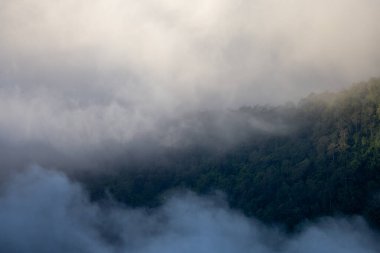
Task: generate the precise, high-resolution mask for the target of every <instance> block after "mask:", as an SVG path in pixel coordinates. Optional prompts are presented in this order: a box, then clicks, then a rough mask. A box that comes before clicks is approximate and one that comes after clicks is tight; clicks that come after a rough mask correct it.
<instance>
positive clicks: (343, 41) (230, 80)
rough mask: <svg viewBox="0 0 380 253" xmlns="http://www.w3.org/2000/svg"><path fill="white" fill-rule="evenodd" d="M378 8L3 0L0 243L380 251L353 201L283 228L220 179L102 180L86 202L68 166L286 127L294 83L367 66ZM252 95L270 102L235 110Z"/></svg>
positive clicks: (303, 0) (364, 75)
mask: <svg viewBox="0 0 380 253" xmlns="http://www.w3.org/2000/svg"><path fill="white" fill-rule="evenodd" d="M379 9H380V2H379V1H376V0H362V1H356V0H329V1H325V0H323V1H310V0H292V1H287V2H284V1H280V0H252V1H248V0H237V1H236V0H235V1H233V0H218V1H217V0H193V1H191V2H189V1H184V0H178V1H170V0H141V1H132V0H124V1H122V0H92V1H90V0H66V1H59V0H1V1H0V150H1V155H0V224H1V226H0V251H1V252H9V253H12V252H17V253H19V252H21V253H22V252H41V253H43V252H57V253H59V252H94V253H97V252H99V253H111V252H136V253H148V252H155V253H157V252H222V253H223V252H225V253H229V252H256V253H274V252H284V253H294V252H296V253H297V252H303V253H309V252H310V253H314V252H337V253H339V252H355V253H358V252H359V253H361V252H363V253H372V252H379V250H380V245H379V243H378V240H377V238H378V235H377V234H376V233H375V232H374V231H372V230H371V229H370V228H369V227H368V225H367V224H366V222H365V221H364V219H363V218H361V217H325V218H321V219H320V220H319V221H313V222H307V221H305V222H304V223H303V224H302V225H300V226H299V227H298V230H297V231H298V232H297V233H294V234H292V235H290V234H287V233H285V232H284V231H283V229H282V228H281V227H280V226H277V225H276V224H273V225H272V226H269V225H264V224H262V223H260V222H259V221H257V220H255V219H254V218H248V217H246V216H244V215H243V214H242V213H239V212H238V211H236V210H232V209H230V208H229V207H228V204H227V203H226V202H225V201H224V198H223V193H216V194H214V195H212V196H203V197H200V196H197V195H195V194H194V193H190V192H175V193H170V194H169V193H167V194H166V195H164V196H160V197H161V198H163V199H162V202H163V204H162V206H160V207H156V208H137V209H136V208H131V207H128V206H124V205H123V204H121V203H118V202H117V201H115V200H113V199H112V198H113V196H108V199H102V200H101V201H98V202H92V201H91V200H90V197H89V193H88V192H87V191H86V190H85V188H84V187H82V185H81V184H80V183H79V182H77V181H75V178H76V177H75V176H73V175H74V174H75V172H78V174H80V173H82V172H83V171H84V173H82V174H81V176H82V175H87V174H86V170H88V171H91V172H93V171H95V172H104V171H107V170H110V171H111V172H112V171H113V172H115V173H117V172H118V171H116V170H117V169H120V168H122V169H125V170H128V169H129V167H128V162H126V161H125V160H127V159H128V157H133V158H136V157H137V158H136V160H137V161H135V162H136V163H138V162H140V161H148V162H147V163H149V162H151V161H154V160H155V159H156V157H159V156H160V154H161V153H160V152H158V151H160V150H163V149H165V148H172V149H173V150H180V149H181V148H186V147H189V146H193V147H196V148H197V147H207V148H210V147H211V148H217V149H227V148H229V147H233V146H234V145H236V144H238V143H240V142H242V141H249V139H248V138H255V137H256V136H266V135H270V136H273V135H286V134H289V133H292V132H293V131H296V130H297V128H298V125H299V124H302V122H297V120H296V119H295V117H294V115H293V112H294V108H296V107H297V103H298V101H299V99H300V98H302V97H305V96H307V95H308V94H309V93H311V92H323V91H326V90H328V91H336V90H341V89H344V88H345V87H348V86H349V85H351V84H352V83H355V82H358V81H362V80H367V79H369V78H370V77H376V76H379V69H380V50H379V45H380V27H379V26H380V25H379V24H380V22H379V15H378V10H379ZM284 104H286V106H282V107H277V106H278V105H284ZM256 105H262V106H263V107H256V108H258V112H259V111H260V110H261V109H263V110H264V109H265V108H270V110H267V111H265V113H263V114H260V113H256V114H255V113H252V111H249V110H244V108H251V107H250V106H256ZM239 108H240V109H239ZM242 108H243V109H242ZM260 108H261V109H260ZM281 108H282V109H281ZM265 110H266V109H265ZM168 157H170V156H168ZM164 158H165V159H166V157H164ZM31 164H38V166H37V165H35V166H31ZM152 164H154V162H152ZM163 164H165V163H163ZM106 165H107V166H106ZM134 165H135V164H134ZM40 166H41V167H40ZM149 166H150V164H149ZM136 167H139V166H134V168H136ZM44 168H49V169H44ZM100 175H101V174H100ZM69 178H70V179H69ZM83 181H86V180H83Z"/></svg>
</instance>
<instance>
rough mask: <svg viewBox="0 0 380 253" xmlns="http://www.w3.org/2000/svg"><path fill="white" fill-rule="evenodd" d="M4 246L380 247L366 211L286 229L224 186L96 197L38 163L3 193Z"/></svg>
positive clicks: (0, 236)
mask: <svg viewBox="0 0 380 253" xmlns="http://www.w3.org/2000/svg"><path fill="white" fill-rule="evenodd" d="M0 221H1V224H2V225H1V228H0V250H1V251H2V252H9V253H12V252H17V253H22V252H41V253H43V252H57V253H59V252H102V253H103V252H104V253H109V252H139V253H147V252H208V253H210V252H211V253H212V252H225V253H229V252H257V253H264V252H265V253H274V252H285V253H288V252H289V253H290V252H292V253H295V252H303V253H312V252H313V253H314V252H337V253H340V252H345V253H347V252H355V253H372V252H378V250H379V249H380V245H379V244H378V240H376V238H377V235H376V234H375V233H374V232H372V231H370V230H369V228H368V227H367V225H366V223H365V222H364V221H363V220H362V219H361V218H360V217H351V218H324V219H321V220H320V221H319V222H317V223H309V224H306V223H305V224H304V225H303V226H302V227H300V232H299V233H297V234H294V235H287V234H285V233H284V232H282V230H281V228H280V227H276V226H270V227H269V226H265V225H263V224H261V223H260V222H258V221H255V220H254V219H249V218H246V217H244V216H243V215H242V214H240V213H239V212H237V211H233V210H231V209H229V208H228V206H227V204H226V203H225V202H224V200H223V197H222V196H221V195H220V194H217V195H214V196H209V197H198V196H196V195H195V194H192V193H190V192H179V193H175V194H172V195H168V196H167V197H166V200H165V204H164V205H163V206H162V207H159V208H156V209H131V208H128V207H125V206H120V204H117V203H115V202H112V200H111V199H109V200H108V201H106V202H103V203H92V202H90V201H89V199H88V197H87V193H86V192H85V190H83V188H82V187H81V186H80V185H79V184H78V183H76V182H72V181H70V180H69V179H68V178H67V177H66V176H65V175H64V174H62V173H59V172H56V171H55V172H54V171H51V170H46V169H42V168H41V167H38V166H33V167H31V168H30V169H29V170H28V171H26V172H24V173H19V174H17V175H15V176H14V177H13V178H12V180H10V181H8V183H7V184H6V186H4V187H3V188H2V190H1V195H0Z"/></svg>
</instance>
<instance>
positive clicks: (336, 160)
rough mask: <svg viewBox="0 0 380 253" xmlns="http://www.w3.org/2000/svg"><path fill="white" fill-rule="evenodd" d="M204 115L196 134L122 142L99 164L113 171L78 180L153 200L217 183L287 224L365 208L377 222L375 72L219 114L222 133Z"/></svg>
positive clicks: (379, 119) (129, 199)
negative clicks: (167, 141) (114, 157)
mask: <svg viewBox="0 0 380 253" xmlns="http://www.w3.org/2000/svg"><path fill="white" fill-rule="evenodd" d="M201 114H202V115H203V116H201V117H198V116H195V117H194V118H195V119H193V121H196V122H197V125H199V122H201V123H202V124H203V127H202V128H200V129H201V131H198V132H197V133H192V135H191V136H192V137H191V139H192V140H193V141H191V142H189V141H186V142H185V141H182V142H181V140H184V139H180V140H179V141H177V144H176V145H172V146H170V145H166V146H165V145H160V144H155V143H154V142H152V143H150V144H149V145H151V146H152V148H151V150H150V151H149V152H148V151H145V153H140V152H139V151H133V150H126V151H125V152H122V153H123V155H122V156H121V157H120V158H119V161H121V162H118V163H117V162H115V163H113V164H112V165H110V164H109V165H105V167H107V166H112V167H115V166H117V167H118V168H117V169H116V170H115V169H113V170H106V169H105V171H112V172H110V173H106V172H104V173H94V174H93V175H91V176H89V175H88V174H87V173H86V176H83V177H81V176H80V175H79V176H78V178H79V180H80V181H83V182H84V183H85V185H86V187H87V188H88V189H89V191H90V193H91V197H92V199H93V200H100V199H104V198H107V197H109V196H112V197H113V198H114V199H116V200H118V201H120V202H122V203H125V204H127V205H131V206H146V207H154V206H157V205H160V203H161V202H162V201H163V199H165V196H166V195H167V194H168V193H170V192H171V191H173V190H178V189H181V190H183V189H189V190H192V191H195V192H197V193H199V194H208V193H211V192H214V191H222V192H223V193H225V194H226V198H227V201H228V203H229V204H230V206H231V207H233V208H237V209H240V210H242V211H243V212H244V213H245V214H246V215H248V216H254V217H257V218H259V219H260V220H262V221H263V222H265V223H269V224H272V223H276V224H283V225H285V226H286V227H287V228H288V229H290V230H292V229H294V228H295V227H296V226H297V225H298V224H300V223H301V222H303V221H305V220H314V219H317V218H318V217H322V216H331V215H362V216H364V217H365V218H366V219H367V220H368V221H369V223H370V224H371V225H373V226H375V227H378V228H379V227H380V79H371V80H369V81H367V82H362V83H359V84H355V85H353V86H352V87H351V88H349V89H346V90H343V91H340V92H337V93H330V92H326V93H322V94H311V95H309V96H308V97H306V98H304V99H302V100H301V101H300V102H299V103H298V104H297V105H293V104H287V105H284V106H277V107H271V106H254V107H249V106H247V107H242V108H240V109H238V110H235V111H230V112H229V113H228V116H226V117H224V119H227V120H225V121H223V123H225V125H227V126H228V127H227V128H223V129H224V130H223V131H220V129H216V128H217V124H216V123H215V122H217V121H215V117H217V116H215V115H217V114H218V112H203V113H201ZM200 119H201V120H200ZM237 121H238V122H239V123H238V124H236V122H237ZM210 122H211V123H210ZM252 122H253V123H252ZM202 124H201V125H202ZM204 126H207V127H204ZM225 129H228V131H226V130H225ZM187 134H188V133H187ZM185 135H186V134H185ZM228 136H232V137H234V136H238V137H239V138H227V137H228ZM229 139H237V140H239V141H237V142H234V143H231V142H229V141H228V140H229ZM178 143H179V144H178ZM209 143H214V144H215V145H209ZM155 145H156V146H155ZM115 164H117V165H115Z"/></svg>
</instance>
